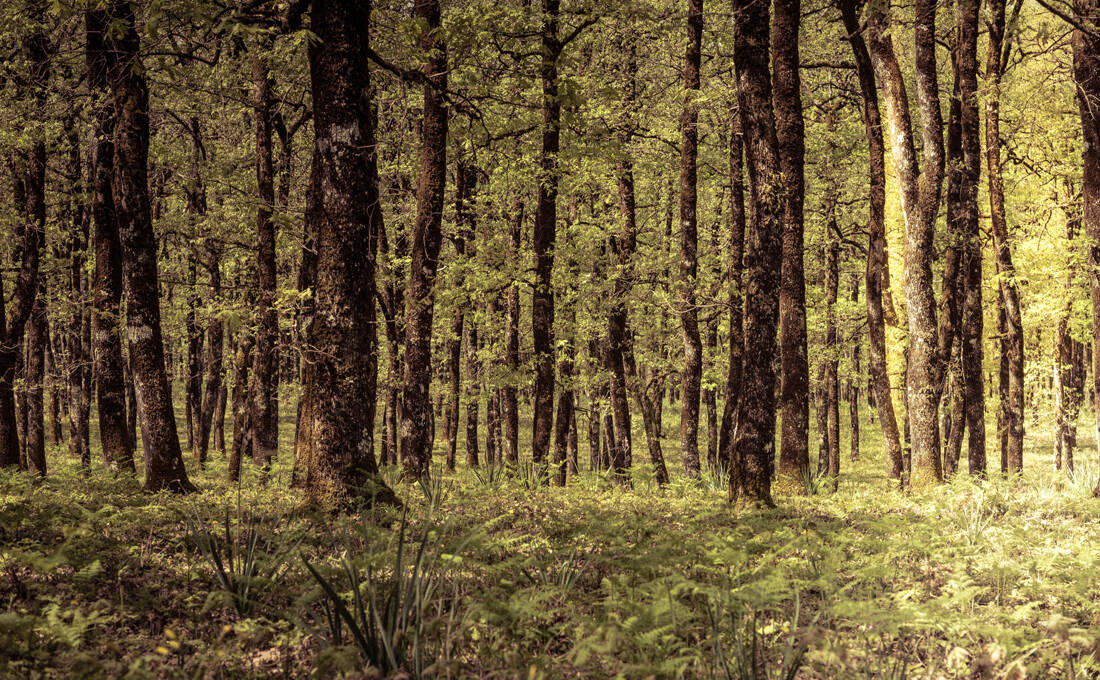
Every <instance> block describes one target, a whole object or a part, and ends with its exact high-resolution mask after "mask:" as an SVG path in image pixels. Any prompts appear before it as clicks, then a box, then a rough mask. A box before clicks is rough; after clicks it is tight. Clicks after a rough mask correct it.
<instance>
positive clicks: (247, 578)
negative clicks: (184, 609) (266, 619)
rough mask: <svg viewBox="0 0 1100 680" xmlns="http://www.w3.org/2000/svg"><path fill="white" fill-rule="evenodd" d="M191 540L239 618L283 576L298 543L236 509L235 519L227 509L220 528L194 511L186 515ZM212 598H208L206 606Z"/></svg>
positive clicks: (250, 611) (297, 540) (221, 592)
mask: <svg viewBox="0 0 1100 680" xmlns="http://www.w3.org/2000/svg"><path fill="white" fill-rule="evenodd" d="M185 521H186V522H187V528H188V534H189V536H190V538H191V542H192V543H194V544H195V547H196V548H198V550H199V552H200V553H202V556H203V558H204V559H205V561H206V563H207V565H208V566H209V567H210V569H211V571H213V572H214V577H215V579H216V580H217V582H218V585H219V587H220V593H211V596H215V595H219V594H220V595H222V596H228V597H229V599H230V602H231V603H232V605H233V608H234V609H235V610H236V611H237V614H239V615H240V616H242V617H245V616H249V615H251V614H252V612H253V611H254V609H255V606H256V604H257V602H258V600H259V597H260V595H261V594H262V593H263V592H264V591H266V590H268V589H270V588H271V587H272V586H273V585H274V584H275V583H276V582H277V581H278V580H279V578H280V577H281V576H282V574H283V573H284V571H285V567H286V565H287V557H288V556H289V554H290V553H291V551H293V550H294V549H295V548H296V547H297V546H298V543H300V542H301V537H299V538H297V539H292V538H284V537H283V536H282V534H280V532H278V531H277V527H265V526H264V525H263V524H262V523H261V522H259V521H258V520H257V519H256V518H254V517H249V518H247V519H244V518H242V517H241V514H240V507H239V506H238V509H237V519H236V522H233V521H231V520H230V512H229V509H228V508H226V511H225V519H224V520H223V521H222V523H221V527H220V528H212V527H211V526H210V525H208V524H207V523H206V522H205V521H204V520H203V519H202V518H201V517H199V515H198V513H197V511H196V512H193V513H192V514H189V515H187V516H185ZM210 603H211V600H210V599H208V600H207V606H209V605H210Z"/></svg>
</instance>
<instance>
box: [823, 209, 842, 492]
mask: <svg viewBox="0 0 1100 680" xmlns="http://www.w3.org/2000/svg"><path fill="white" fill-rule="evenodd" d="M829 221H830V224H829V225H828V229H829V230H830V231H831V232H832V233H831V234H830V235H829V245H828V246H827V247H826V255H825V411H826V413H825V415H826V417H825V426H826V427H827V428H828V430H829V456H828V466H827V469H826V473H825V474H826V475H827V476H828V477H829V484H830V485H831V487H832V489H833V491H836V490H837V486H838V484H839V481H840V378H839V375H838V374H839V370H838V369H839V364H840V362H839V356H840V354H839V352H840V348H839V347H837V334H836V299H837V290H838V288H839V283H840V247H839V245H838V244H837V242H836V231H837V229H838V227H837V225H836V220H835V217H832V218H831V219H830V220H829Z"/></svg>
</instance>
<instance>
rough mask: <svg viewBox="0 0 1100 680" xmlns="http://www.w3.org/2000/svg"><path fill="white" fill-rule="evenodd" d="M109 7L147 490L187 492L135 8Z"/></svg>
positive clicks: (118, 0)
mask: <svg viewBox="0 0 1100 680" xmlns="http://www.w3.org/2000/svg"><path fill="white" fill-rule="evenodd" d="M111 7H112V9H113V17H112V18H113V24H114V23H120V24H121V28H120V29H119V34H118V35H119V37H117V38H112V39H110V40H109V48H110V49H111V50H112V51H114V52H115V54H116V55H118V58H119V68H118V72H117V74H116V75H115V77H114V78H113V79H112V82H111V89H112V93H113V97H114V108H115V114H116V116H117V118H116V121H115V156H114V160H115V164H114V177H113V181H112V192H113V194H114V205H115V215H116V217H117V218H118V230H119V240H120V242H121V244H122V264H123V267H122V270H123V285H124V288H125V291H126V300H127V302H126V323H127V332H128V336H129V341H130V359H131V364H132V368H133V377H134V386H135V388H136V390H137V398H138V407H139V409H140V410H141V436H142V444H143V448H144V450H145V488H146V489H147V490H149V491H159V490H162V489H168V490H171V491H176V492H190V491H194V490H195V487H194V485H193V484H191V481H190V480H189V479H188V478H187V471H186V470H185V469H184V466H183V456H182V455H181V453H180V442H179V435H178V434H177V432H176V418H175V413H174V412H173V409H172V392H171V389H170V388H169V385H168V376H167V374H166V372H165V362H164V341H163V339H162V336H161V328H160V301H159V291H158V285H157V248H156V238H155V236H154V234H153V222H152V214H151V212H150V205H149V181H148V161H149V90H148V88H147V86H146V83H145V76H144V70H143V69H142V67H141V58H140V46H139V43H138V40H139V39H138V33H137V27H136V18H135V16H134V10H133V7H132V6H130V5H129V3H128V2H126V1H125V0H113V2H112V3H111Z"/></svg>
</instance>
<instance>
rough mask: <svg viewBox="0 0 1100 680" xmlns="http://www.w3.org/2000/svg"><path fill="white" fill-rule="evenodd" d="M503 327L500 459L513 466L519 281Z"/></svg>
mask: <svg viewBox="0 0 1100 680" xmlns="http://www.w3.org/2000/svg"><path fill="white" fill-rule="evenodd" d="M523 213H524V204H523V203H519V204H518V206H517V207H516V211H515V215H514V216H513V218H512V229H511V237H512V249H511V251H510V253H511V256H512V257H513V258H518V257H519V251H520V246H521V240H522V236H523ZM507 315H508V316H507V319H506V321H505V328H504V363H505V365H507V366H508V370H509V371H510V372H511V374H512V377H511V379H510V380H509V381H508V382H507V383H506V384H505V386H504V390H503V394H502V395H501V397H502V400H503V404H502V411H503V418H504V444H505V445H504V459H505V460H506V461H507V462H508V463H510V464H512V465H515V464H516V463H518V462H519V400H518V399H517V396H516V385H515V380H516V378H517V377H518V376H519V370H520V369H519V284H518V283H515V282H513V283H512V285H511V286H510V287H509V289H508V310H507Z"/></svg>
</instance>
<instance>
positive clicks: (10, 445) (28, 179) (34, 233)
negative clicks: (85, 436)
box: [0, 31, 49, 467]
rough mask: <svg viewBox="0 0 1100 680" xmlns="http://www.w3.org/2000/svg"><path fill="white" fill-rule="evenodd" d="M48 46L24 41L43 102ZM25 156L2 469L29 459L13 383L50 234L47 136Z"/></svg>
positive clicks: (1, 314) (1, 424) (4, 363)
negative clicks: (23, 439)
mask: <svg viewBox="0 0 1100 680" xmlns="http://www.w3.org/2000/svg"><path fill="white" fill-rule="evenodd" d="M47 49H48V42H47V39H46V36H45V35H43V34H42V33H40V32H37V31H36V32H34V33H32V34H31V35H30V36H28V37H27V38H26V39H25V40H24V41H23V50H24V53H25V57H26V58H27V61H28V62H29V63H30V64H31V69H30V71H31V72H30V83H31V85H32V87H33V88H34V90H35V94H36V98H37V99H38V100H39V102H41V100H42V99H43V98H44V96H45V95H44V93H45V87H46V81H47V78H48V75H49V67H48V54H47ZM25 160H26V164H25V165H23V164H22V163H13V164H12V182H13V191H12V197H13V198H14V200H15V212H16V214H17V215H19V216H20V217H21V218H22V219H23V244H22V252H23V257H22V261H21V262H20V266H19V274H18V277H17V278H16V281H15V290H14V291H13V294H12V296H11V308H10V309H9V310H7V314H5V310H4V303H5V301H6V300H5V298H4V291H3V290H2V286H0V322H2V324H3V327H2V328H0V331H2V337H0V467H9V466H10V467H14V466H17V465H20V464H21V462H25V461H23V458H24V456H23V453H22V452H23V451H24V449H23V448H22V446H21V442H20V428H21V427H23V426H24V425H25V423H26V420H25V418H20V417H19V415H17V413H21V409H20V408H18V407H17V405H16V399H15V393H14V387H15V383H16V380H17V378H18V370H17V364H18V363H20V356H21V354H22V352H23V335H24V330H27V328H26V325H27V321H28V319H29V318H30V316H31V312H32V310H33V309H34V307H35V305H36V297H37V294H38V289H39V272H38V263H39V252H40V251H41V250H42V248H43V245H44V243H45V238H46V231H45V229H46V200H45V183H46V144H45V141H44V140H43V139H41V138H38V139H36V140H35V141H34V145H33V147H32V148H31V150H30V153H29V154H28V155H27V157H26V159H25ZM28 332H29V331H28ZM20 421H22V422H20Z"/></svg>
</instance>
